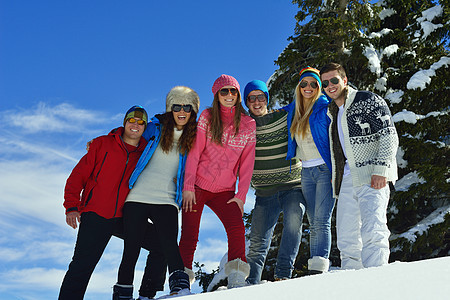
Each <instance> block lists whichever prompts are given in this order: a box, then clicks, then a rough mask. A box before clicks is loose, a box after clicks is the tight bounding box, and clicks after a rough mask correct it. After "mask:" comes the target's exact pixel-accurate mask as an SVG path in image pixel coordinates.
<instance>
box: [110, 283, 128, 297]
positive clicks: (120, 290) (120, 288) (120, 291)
mask: <svg viewBox="0 0 450 300" xmlns="http://www.w3.org/2000/svg"><path fill="white" fill-rule="evenodd" d="M112 299H113V300H133V286H132V285H122V284H115V285H114V286H113V297H112Z"/></svg>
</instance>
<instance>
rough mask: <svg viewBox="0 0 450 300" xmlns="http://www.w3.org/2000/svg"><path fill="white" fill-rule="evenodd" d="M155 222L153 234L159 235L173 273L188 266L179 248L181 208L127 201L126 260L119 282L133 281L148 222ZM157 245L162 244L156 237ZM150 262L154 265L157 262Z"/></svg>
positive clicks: (124, 215) (125, 211)
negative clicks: (185, 264)
mask: <svg viewBox="0 0 450 300" xmlns="http://www.w3.org/2000/svg"><path fill="white" fill-rule="evenodd" d="M148 219H150V220H151V221H152V222H153V226H151V230H152V231H153V232H152V236H154V235H155V236H157V237H158V238H157V239H156V240H158V241H159V247H160V248H159V252H162V253H164V255H165V258H166V262H167V265H168V267H169V273H172V272H173V271H176V270H184V264H183V260H182V259H181V255H180V251H179V249H178V242H177V239H178V210H177V208H176V207H175V206H173V205H156V204H145V203H138V202H125V205H124V207H123V220H124V233H125V243H124V249H123V256H122V262H121V263H120V267H119V275H118V280H117V283H118V284H123V285H129V284H132V283H133V279H134V268H135V266H136V262H137V260H138V258H139V251H140V248H141V245H143V243H144V242H145V239H146V235H145V234H144V233H145V230H146V226H145V224H147V223H148V221H147V220H148ZM154 245H158V242H157V241H154ZM151 263H152V262H150V265H148V266H149V267H150V268H153V265H151Z"/></svg>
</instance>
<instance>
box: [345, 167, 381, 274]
mask: <svg viewBox="0 0 450 300" xmlns="http://www.w3.org/2000/svg"><path fill="white" fill-rule="evenodd" d="M388 202H389V186H388V185H386V186H385V187H384V188H382V189H379V190H377V189H373V188H371V187H370V185H369V184H366V185H363V186H359V187H354V186H353V184H352V176H351V175H348V176H345V177H344V178H343V180H342V185H341V190H340V192H339V197H338V201H337V212H336V214H337V215H336V219H337V220H336V229H337V246H338V248H339V251H340V252H341V269H361V268H367V267H376V266H381V265H384V264H387V263H388V260H389V235H390V231H389V229H388V227H387V218H386V210H387V205H388Z"/></svg>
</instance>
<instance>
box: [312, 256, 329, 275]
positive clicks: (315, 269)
mask: <svg viewBox="0 0 450 300" xmlns="http://www.w3.org/2000/svg"><path fill="white" fill-rule="evenodd" d="M329 268H330V260H329V259H327V258H325V257H321V256H313V257H312V258H310V259H308V275H316V274H322V273H324V272H328V269H329Z"/></svg>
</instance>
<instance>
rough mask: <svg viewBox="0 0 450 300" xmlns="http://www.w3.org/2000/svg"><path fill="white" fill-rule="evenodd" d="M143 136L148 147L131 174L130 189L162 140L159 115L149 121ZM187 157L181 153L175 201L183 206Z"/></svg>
mask: <svg viewBox="0 0 450 300" xmlns="http://www.w3.org/2000/svg"><path fill="white" fill-rule="evenodd" d="M142 137H143V138H145V139H146V140H147V141H148V144H147V147H145V149H144V151H143V152H142V155H141V157H140V158H139V161H138V163H137V165H136V168H135V169H134V172H133V174H131V177H130V182H129V186H130V189H131V188H133V185H134V183H135V182H136V180H137V179H138V177H139V175H140V174H141V172H142V170H144V168H145V166H147V164H148V162H149V160H150V158H151V157H152V155H153V153H155V150H156V147H158V144H159V141H160V140H161V123H160V121H159V119H158V118H157V117H153V118H152V119H151V122H149V123H148V125H147V128H146V129H145V131H144V133H143V134H142ZM186 157H187V155H186V154H185V155H182V154H181V153H180V161H179V163H178V171H177V192H176V195H175V202H176V203H177V204H178V206H179V207H180V208H181V203H182V189H183V181H184V168H185V166H186Z"/></svg>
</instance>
